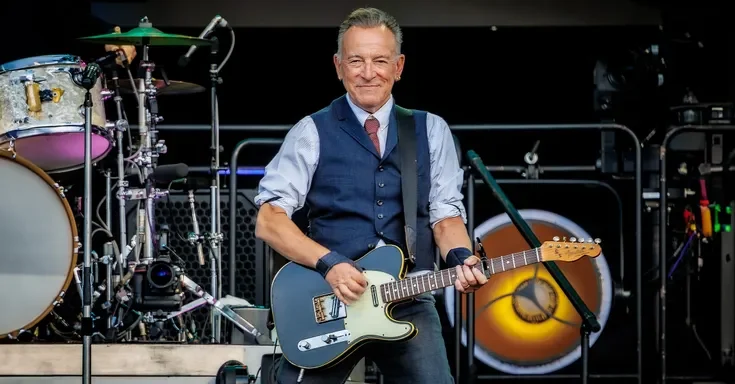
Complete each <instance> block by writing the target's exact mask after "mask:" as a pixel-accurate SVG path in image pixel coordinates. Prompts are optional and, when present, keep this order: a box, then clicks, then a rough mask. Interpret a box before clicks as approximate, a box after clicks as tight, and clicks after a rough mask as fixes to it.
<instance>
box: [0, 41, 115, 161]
mask: <svg viewBox="0 0 735 384" xmlns="http://www.w3.org/2000/svg"><path fill="white" fill-rule="evenodd" d="M82 70H83V62H82V61H81V59H80V58H79V57H76V56H71V55H48V56H36V57H30V58H25V59H20V60H16V61H12V62H9V63H5V64H3V65H2V66H0V148H4V149H7V148H9V147H10V146H11V145H12V146H13V147H14V150H15V151H16V152H17V153H18V154H19V155H21V156H23V157H24V158H25V159H27V160H29V161H31V162H32V163H34V164H35V165H37V166H38V167H39V168H41V169H42V170H44V171H45V172H47V173H58V172H66V171H71V170H75V169H79V168H82V167H84V122H85V117H84V98H85V94H86V90H85V89H84V88H83V87H81V86H80V85H77V83H76V82H75V81H74V75H75V74H78V73H81V71H82ZM90 94H91V96H92V103H93V107H92V128H93V129H92V161H93V162H94V161H98V160H100V159H102V158H104V157H105V156H106V155H107V154H108V153H109V152H110V149H111V148H112V134H111V133H110V132H109V131H108V129H107V127H106V116H105V106H104V101H103V95H102V82H101V79H97V83H96V84H95V86H94V87H93V88H92V89H91V90H90Z"/></svg>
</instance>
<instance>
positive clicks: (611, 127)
mask: <svg viewBox="0 0 735 384" xmlns="http://www.w3.org/2000/svg"><path fill="white" fill-rule="evenodd" d="M209 128H210V127H208V126H205V125H201V126H200V125H169V126H165V125H162V126H159V127H158V129H159V130H207V129H209ZM290 128H291V126H288V125H223V126H221V127H220V129H221V130H223V131H271V132H285V131H288V130H289V129H290ZM450 129H451V130H452V131H501V130H504V131H532V130H545V131H548V130H599V131H615V130H617V131H621V132H623V133H626V134H627V135H628V136H630V138H631V140H632V143H633V148H634V151H635V164H634V169H635V233H636V239H635V253H636V274H637V275H638V276H637V277H636V293H640V292H641V290H642V284H641V276H640V274H641V252H642V243H641V230H642V228H641V216H642V200H643V198H642V193H643V189H642V176H641V168H642V166H641V145H640V141H639V140H638V137H637V136H636V135H635V133H633V131H632V130H630V129H629V128H628V127H626V126H623V125H620V124H538V125H537V124H521V125H452V126H450ZM282 142H283V139H272V138H264V139H246V140H243V141H241V142H239V143H238V144H237V145H236V146H235V148H234V149H233V153H232V156H231V161H230V164H229V170H230V175H231V177H230V188H229V189H230V194H232V193H234V192H235V191H236V189H237V176H236V175H237V158H238V156H239V153H240V151H241V150H242V148H243V147H244V146H247V145H253V144H261V145H264V144H268V145H278V144H280V143H282ZM562 168H566V167H562ZM567 170H568V169H567ZM473 180H474V179H473ZM473 183H474V181H473ZM230 209H231V210H232V209H233V207H230ZM236 213H237V212H236V210H235V212H234V213H233V212H232V211H231V212H230V221H231V222H230V224H231V225H230V231H233V229H234V226H233V225H232V224H233V223H232V221H233V220H234V218H235V215H236ZM230 239H234V237H233V236H232V235H231V236H230ZM230 251H231V254H230V259H231V260H230V262H232V261H233V260H232V257H233V256H234V252H232V251H233V244H232V240H230ZM265 265H266V266H269V263H265ZM229 278H230V280H231V281H234V269H232V270H231V271H230V276H229ZM467 296H468V298H467V299H468V306H467V307H468V309H469V308H473V307H474V295H467ZM640 296H641V295H640V294H637V295H636V313H637V316H636V317H637V319H636V322H637V323H636V327H637V339H638V346H637V347H638V348H637V368H638V369H637V370H638V372H639V374H638V382H639V383H642V367H643V361H642V357H643V348H642V343H641V340H642V319H641V309H642V304H641V298H640ZM470 304H471V305H470ZM468 318H470V319H471V318H472V317H469V316H468ZM472 322H474V321H473V320H472ZM471 325H473V324H471ZM470 328H474V326H472V327H467V329H468V332H470V331H469V329H470ZM455 336H456V337H457V340H455V342H456V344H461V329H460V331H459V332H457V333H456V335H455ZM468 336H469V334H468ZM473 336H474V335H473ZM467 341H468V343H467V344H468V345H467V350H468V352H467V357H468V362H467V364H468V368H472V366H473V364H474V337H473V338H470V337H468V338H467ZM455 358H456V360H457V361H456V363H457V364H456V366H457V368H456V369H457V373H459V367H460V366H461V362H460V360H459V355H456V356H455ZM583 376H584V375H583ZM455 379H456V380H459V375H457V376H455ZM470 379H471V381H467V382H469V383H471V382H473V381H474V380H475V379H476V377H472V376H471V377H470Z"/></svg>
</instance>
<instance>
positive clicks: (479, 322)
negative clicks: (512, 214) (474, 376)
mask: <svg viewBox="0 0 735 384" xmlns="http://www.w3.org/2000/svg"><path fill="white" fill-rule="evenodd" d="M519 212H520V214H521V217H523V218H524V219H525V220H526V221H527V222H528V224H529V225H530V226H531V229H532V230H533V232H534V233H535V234H536V236H537V237H538V238H539V240H540V241H541V242H544V241H551V240H552V238H553V237H554V236H559V237H560V238H561V237H564V236H566V237H567V238H570V237H576V238H584V239H589V238H591V237H594V236H590V234H588V233H587V232H586V231H585V230H584V229H582V228H581V227H580V226H579V225H577V224H575V223H573V222H572V221H570V220H569V219H567V218H565V217H563V216H560V215H558V214H555V213H553V212H549V211H543V210H520V211H519ZM475 236H476V237H479V238H480V239H481V240H482V245H483V247H484V248H485V251H486V252H487V256H488V258H493V257H497V256H502V255H506V254H510V253H514V252H520V251H523V250H526V249H528V248H529V247H528V243H526V241H525V240H524V239H523V237H522V236H521V235H520V233H519V232H518V230H517V229H516V227H515V225H513V223H512V222H511V221H510V218H509V217H508V215H506V214H502V215H498V216H495V217H493V218H491V219H489V220H487V221H486V222H484V223H482V225H480V226H479V227H477V228H476V229H475ZM556 265H558V266H559V268H560V269H561V271H562V272H563V273H564V275H565V276H566V277H567V279H568V280H569V281H570V283H571V284H572V286H573V287H574V289H575V290H576V291H577V292H578V293H579V295H580V297H581V298H582V300H583V301H584V302H585V303H586V304H587V305H588V306H589V308H590V310H592V312H594V313H595V314H596V315H597V318H598V320H599V322H600V326H601V327H602V328H603V330H604V327H605V324H606V322H607V320H608V317H609V315H610V310H611V306H612V299H613V284H612V276H611V274H610V270H609V269H608V265H607V262H606V260H605V256H604V254H600V255H599V256H598V257H596V258H589V257H584V258H581V259H579V260H577V261H575V262H558V263H556ZM454 294H455V291H454V288H452V287H449V288H446V289H445V291H444V297H445V302H444V303H445V309H446V312H447V316H448V319H449V322H450V324H451V325H452V326H456V325H455V324H456V322H455V319H454ZM465 307H466V306H465V305H464V302H463V303H462V313H463V314H464V313H465ZM475 316H476V317H475V356H476V358H477V359H478V360H480V361H481V362H483V363H485V364H486V365H487V366H489V367H491V368H494V369H496V370H498V371H501V372H505V373H508V374H513V375H531V374H534V375H538V374H546V373H549V372H554V371H557V370H559V369H562V368H564V367H566V366H568V365H569V364H571V363H573V362H575V361H576V360H578V359H579V358H580V356H581V345H580V336H579V327H580V324H581V318H580V316H579V315H578V314H577V312H576V310H575V309H574V307H573V306H572V304H571V302H570V301H569V300H568V299H567V298H566V296H565V295H564V293H563V292H562V291H561V289H560V288H559V286H558V285H557V284H556V282H555V281H554V279H553V278H552V277H551V275H550V274H549V273H548V271H547V270H546V268H545V267H544V266H543V265H541V264H534V265H529V266H525V267H521V268H518V269H515V270H512V271H508V272H503V273H499V274H497V275H493V276H492V277H491V278H490V280H489V281H488V283H487V284H486V285H485V286H484V287H482V288H481V289H480V290H478V291H476V292H475ZM601 332H602V331H601ZM601 332H597V333H593V334H591V335H590V345H592V344H594V343H595V341H596V340H597V338H598V337H599V335H600V333H601ZM462 344H463V345H465V346H466V345H467V333H466V330H464V329H463V330H462Z"/></svg>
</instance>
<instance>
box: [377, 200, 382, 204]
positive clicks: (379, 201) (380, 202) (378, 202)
mask: <svg viewBox="0 0 735 384" xmlns="http://www.w3.org/2000/svg"><path fill="white" fill-rule="evenodd" d="M375 204H378V205H383V200H378V201H376V202H375Z"/></svg>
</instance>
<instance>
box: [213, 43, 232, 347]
mask: <svg viewBox="0 0 735 384" xmlns="http://www.w3.org/2000/svg"><path fill="white" fill-rule="evenodd" d="M211 41H212V45H211V46H210V56H209V57H210V59H211V63H210V67H209V79H210V85H211V90H210V91H211V94H210V103H211V106H210V108H211V112H212V140H211V146H210V149H211V151H212V165H211V170H210V174H211V177H212V183H211V185H210V200H209V201H210V207H211V230H210V236H209V256H210V257H209V263H210V271H211V276H210V278H211V286H212V294H213V295H214V298H215V299H218V298H220V297H221V296H222V289H221V287H220V284H219V282H220V281H222V276H221V271H222V257H221V255H222V252H221V251H222V250H221V248H220V246H219V244H220V242H221V240H222V234H221V233H220V232H219V228H220V223H221V221H220V193H219V192H220V189H219V188H220V179H219V165H220V159H219V154H220V144H219V104H218V100H217V86H218V85H219V84H221V83H222V78H221V77H220V76H219V63H218V61H217V54H218V53H219V41H218V40H217V37H212V39H211ZM230 203H232V202H230ZM232 267H234V266H231V268H232ZM210 321H211V331H212V340H213V342H216V343H219V342H220V333H221V327H220V326H221V324H220V318H219V313H218V312H217V311H211V312H210Z"/></svg>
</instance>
